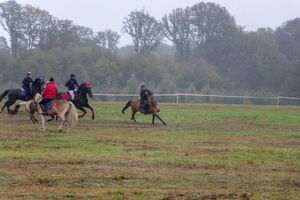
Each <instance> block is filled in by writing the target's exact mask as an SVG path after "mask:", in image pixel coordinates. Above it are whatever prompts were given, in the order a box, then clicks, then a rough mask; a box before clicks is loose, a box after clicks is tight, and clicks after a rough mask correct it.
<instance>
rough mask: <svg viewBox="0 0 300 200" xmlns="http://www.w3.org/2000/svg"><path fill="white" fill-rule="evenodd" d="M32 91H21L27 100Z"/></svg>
mask: <svg viewBox="0 0 300 200" xmlns="http://www.w3.org/2000/svg"><path fill="white" fill-rule="evenodd" d="M30 92H31V89H27V90H25V89H24V88H22V89H21V97H23V98H25V99H27V100H28V98H29V95H30Z"/></svg>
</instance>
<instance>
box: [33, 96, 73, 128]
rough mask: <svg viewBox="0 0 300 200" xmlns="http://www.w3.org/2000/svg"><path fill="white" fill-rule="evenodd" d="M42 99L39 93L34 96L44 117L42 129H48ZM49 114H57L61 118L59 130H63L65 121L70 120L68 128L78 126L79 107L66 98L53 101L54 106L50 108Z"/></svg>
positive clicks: (39, 111) (40, 113)
mask: <svg viewBox="0 0 300 200" xmlns="http://www.w3.org/2000/svg"><path fill="white" fill-rule="evenodd" d="M41 100H42V96H41V95H40V94H39V93H38V94H36V95H35V97H34V102H35V104H36V105H37V109H38V113H39V115H40V116H41V118H42V124H41V129H40V130H41V131H46V128H45V116H44V115H42V113H43V111H42V108H41V106H40V104H39V102H40V101H41ZM47 115H49V116H54V115H57V116H58V117H59V119H60V120H61V122H60V125H59V128H58V130H59V131H62V127H63V125H64V123H65V121H67V122H68V125H69V126H68V129H70V128H73V127H75V126H76V124H77V121H78V113H77V109H76V107H75V106H74V104H73V103H72V102H68V101H66V100H64V99H55V100H53V101H52V108H51V109H50V110H48V112H47Z"/></svg>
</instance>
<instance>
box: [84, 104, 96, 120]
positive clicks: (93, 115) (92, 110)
mask: <svg viewBox="0 0 300 200" xmlns="http://www.w3.org/2000/svg"><path fill="white" fill-rule="evenodd" d="M86 107H87V108H89V109H90V110H91V112H92V120H94V119H95V113H94V109H93V108H92V106H90V105H89V104H87V105H86Z"/></svg>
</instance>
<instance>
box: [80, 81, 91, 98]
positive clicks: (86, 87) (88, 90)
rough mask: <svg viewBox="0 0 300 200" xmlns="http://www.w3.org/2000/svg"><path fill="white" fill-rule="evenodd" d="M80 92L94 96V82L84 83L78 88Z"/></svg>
mask: <svg viewBox="0 0 300 200" xmlns="http://www.w3.org/2000/svg"><path fill="white" fill-rule="evenodd" d="M78 92H82V93H83V94H88V95H89V97H93V92H92V83H91V82H84V83H82V84H81V85H80V87H79V89H78Z"/></svg>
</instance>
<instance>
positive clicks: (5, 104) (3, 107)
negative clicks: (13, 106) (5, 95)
mask: <svg viewBox="0 0 300 200" xmlns="http://www.w3.org/2000/svg"><path fill="white" fill-rule="evenodd" d="M7 102H8V101H6V102H5V103H4V105H3V106H2V108H1V111H0V112H3V110H4V109H5V107H6V106H7Z"/></svg>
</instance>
